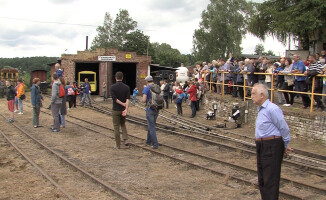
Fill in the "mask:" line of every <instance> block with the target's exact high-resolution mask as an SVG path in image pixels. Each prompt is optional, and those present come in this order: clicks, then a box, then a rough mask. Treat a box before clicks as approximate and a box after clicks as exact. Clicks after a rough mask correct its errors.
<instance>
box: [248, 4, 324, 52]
mask: <svg viewBox="0 0 326 200" xmlns="http://www.w3.org/2000/svg"><path fill="white" fill-rule="evenodd" d="M325 26H326V1H325V0H286V1H284V0H267V1H264V2H263V3H261V4H256V12H255V14H254V15H253V17H252V18H251V20H250V23H249V31H250V32H251V33H253V34H254V35H256V36H257V37H259V38H261V39H265V36H266V35H272V36H275V37H276V38H277V39H278V40H279V41H281V42H283V43H286V42H287V41H288V40H289V36H292V37H293V38H294V39H295V40H299V41H300V42H301V44H302V47H303V49H305V50H308V49H309V43H310V42H311V41H312V40H315V39H316V38H319V40H322V39H325V35H326V33H325V29H323V27H325ZM316 36H317V37H316Z"/></svg>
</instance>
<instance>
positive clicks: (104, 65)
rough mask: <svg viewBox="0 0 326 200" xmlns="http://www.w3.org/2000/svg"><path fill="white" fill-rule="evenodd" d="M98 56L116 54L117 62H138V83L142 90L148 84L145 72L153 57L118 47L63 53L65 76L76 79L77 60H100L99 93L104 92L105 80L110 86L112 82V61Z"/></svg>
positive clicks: (72, 79)
mask: <svg viewBox="0 0 326 200" xmlns="http://www.w3.org/2000/svg"><path fill="white" fill-rule="evenodd" d="M98 56H116V61H115V62H128V63H137V64H136V65H137V66H136V67H137V72H136V76H137V77H136V85H137V87H138V88H139V89H140V90H142V89H143V85H144V84H146V81H145V80H144V79H145V76H144V75H143V74H148V65H149V64H150V63H151V57H150V56H148V57H147V56H139V55H137V54H136V52H120V51H118V50H117V49H108V50H106V49H96V50H95V51H78V52H77V54H63V55H62V56H61V68H62V69H63V70H64V73H63V77H64V78H65V79H66V80H67V81H74V79H75V68H76V66H75V63H76V62H98V63H99V73H100V75H99V81H100V83H99V89H100V90H99V92H100V93H99V94H102V93H103V89H102V84H103V81H106V82H109V86H110V85H111V84H112V81H111V80H112V76H113V75H112V74H111V73H112V62H102V61H98ZM141 75H142V76H141Z"/></svg>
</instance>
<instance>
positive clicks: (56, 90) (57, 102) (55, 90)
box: [50, 74, 62, 132]
mask: <svg viewBox="0 0 326 200" xmlns="http://www.w3.org/2000/svg"><path fill="white" fill-rule="evenodd" d="M52 81H53V84H52V95H51V112H52V117H53V121H54V124H53V128H52V127H51V128H50V129H51V131H52V132H59V131H60V119H59V109H60V108H61V104H62V99H61V98H60V97H59V95H60V85H61V83H60V80H59V79H58V75H57V74H53V75H52Z"/></svg>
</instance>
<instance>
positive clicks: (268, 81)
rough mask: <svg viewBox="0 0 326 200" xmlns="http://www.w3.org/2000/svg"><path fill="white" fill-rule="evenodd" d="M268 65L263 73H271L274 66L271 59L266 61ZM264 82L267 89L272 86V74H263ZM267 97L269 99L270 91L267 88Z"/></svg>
mask: <svg viewBox="0 0 326 200" xmlns="http://www.w3.org/2000/svg"><path fill="white" fill-rule="evenodd" d="M267 65H268V67H267V70H266V71H265V73H268V74H272V73H273V68H274V66H273V65H272V61H270V60H269V61H268V63H267ZM265 83H266V86H267V88H268V89H271V88H272V75H266V76H265ZM268 98H269V99H271V91H270V90H268Z"/></svg>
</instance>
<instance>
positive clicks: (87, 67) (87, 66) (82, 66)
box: [75, 62, 99, 95]
mask: <svg viewBox="0 0 326 200" xmlns="http://www.w3.org/2000/svg"><path fill="white" fill-rule="evenodd" d="M82 71H90V72H95V76H94V74H91V73H89V74H87V73H86V74H80V75H79V72H82ZM85 78H88V81H89V82H90V83H91V81H92V82H95V86H96V90H95V92H92V94H95V95H98V93H99V63H97V62H94V63H76V71H75V80H76V81H78V80H79V79H80V82H84V79H85ZM91 85H92V84H91ZM92 87H93V86H92Z"/></svg>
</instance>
